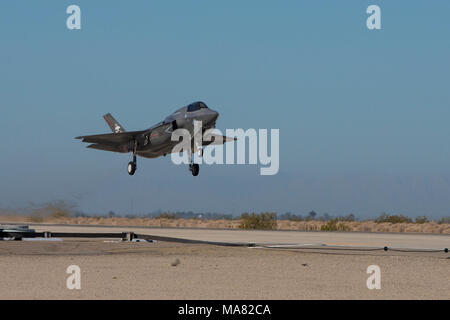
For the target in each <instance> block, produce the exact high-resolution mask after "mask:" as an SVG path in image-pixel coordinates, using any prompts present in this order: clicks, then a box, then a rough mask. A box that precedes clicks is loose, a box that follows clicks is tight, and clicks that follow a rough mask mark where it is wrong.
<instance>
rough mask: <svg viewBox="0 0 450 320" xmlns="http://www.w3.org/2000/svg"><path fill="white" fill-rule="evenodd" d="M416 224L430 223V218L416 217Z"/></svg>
mask: <svg viewBox="0 0 450 320" xmlns="http://www.w3.org/2000/svg"><path fill="white" fill-rule="evenodd" d="M414 222H415V223H420V224H421V223H427V222H429V221H428V218H427V217H426V216H423V217H416V220H415V221H414Z"/></svg>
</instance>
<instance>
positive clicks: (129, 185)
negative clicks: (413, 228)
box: [0, 0, 450, 217]
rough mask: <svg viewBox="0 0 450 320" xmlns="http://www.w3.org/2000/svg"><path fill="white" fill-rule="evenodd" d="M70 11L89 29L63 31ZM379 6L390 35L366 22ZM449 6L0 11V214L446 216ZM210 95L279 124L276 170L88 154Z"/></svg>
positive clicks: (2, 7)
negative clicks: (72, 210)
mask: <svg viewBox="0 0 450 320" xmlns="http://www.w3.org/2000/svg"><path fill="white" fill-rule="evenodd" d="M70 4H77V5H79V6H80V7H81V12H82V29H81V30H74V31H70V30H68V29H67V28H66V18H67V16H68V15H67V14H66V12H65V11H66V8H67V6H68V5H70ZM369 4H378V5H379V6H380V7H381V14H382V22H381V23H382V30H377V31H370V30H368V29H367V28H366V19H367V16H368V15H367V14H366V8H367V6H368V5H369ZM449 12H450V2H448V1H408V2H402V1H377V0H372V1H361V0H359V1H356V0H355V1H312V0H311V1H261V0H258V1H251V0H248V1H224V0H222V1H209V0H195V1H194V0H184V1H98V0H97V1H62V0H58V1H39V2H38V1H12V0H8V1H1V2H0V106H1V111H2V112H1V117H0V137H1V138H0V139H1V157H0V207H3V208H14V207H25V206H27V205H28V204H29V203H30V202H34V203H44V202H47V201H52V200H56V199H63V200H67V201H71V202H74V203H76V204H77V205H78V207H79V209H80V210H83V211H85V212H93V213H105V212H107V211H109V210H114V211H116V212H118V213H131V212H132V213H135V214H136V213H146V212H151V211H154V210H158V209H162V210H193V211H210V212H224V213H234V214H239V213H241V212H243V211H256V212H259V211H265V210H271V211H276V212H278V213H284V212H286V211H290V212H293V213H298V214H307V213H308V212H309V211H310V210H315V211H316V212H318V213H319V214H322V213H325V212H327V213H329V214H332V215H338V214H347V213H350V212H352V213H354V214H355V215H357V216H358V217H368V216H376V215H378V214H379V213H381V212H383V211H386V212H390V213H393V212H395V213H402V214H407V215H410V216H416V215H423V214H425V215H428V216H432V217H440V216H448V215H450V170H449V164H450V125H449V121H450V89H449V74H450V62H449V57H450V41H449V35H450V20H449V18H448V13H449ZM195 100H203V101H205V102H206V103H207V104H208V105H209V106H211V107H212V108H214V109H216V110H218V111H219V112H220V118H219V120H218V128H220V129H225V128H279V129H280V148H281V150H280V172H279V174H278V175H276V176H272V177H269V176H260V175H259V169H258V167H257V166H203V167H202V168H201V170H200V175H199V176H198V177H196V178H194V177H192V176H191V175H190V173H189V171H188V170H187V168H186V167H183V166H175V165H173V164H172V162H171V161H170V158H167V157H166V158H160V159H154V160H149V159H140V161H139V162H138V171H137V173H136V175H135V176H133V177H129V176H128V174H127V172H126V164H127V163H128V161H129V160H130V155H124V154H114V153H109V152H102V151H95V150H89V149H85V145H83V144H82V143H80V141H78V140H75V139H74V137H75V136H78V135H83V134H95V133H106V132H108V128H107V126H106V124H105V123H104V121H103V119H102V117H101V116H102V115H103V114H105V113H107V112H111V113H112V114H113V115H114V116H115V117H116V118H117V119H118V120H119V121H120V122H121V123H122V124H123V125H124V126H125V128H126V129H128V130H138V129H143V128H146V127H149V126H151V125H152V124H154V123H156V122H158V121H161V120H162V119H163V118H164V117H165V116H166V115H168V114H170V113H171V112H173V111H174V110H176V109H177V108H179V107H181V106H183V105H186V104H187V103H189V102H192V101H195Z"/></svg>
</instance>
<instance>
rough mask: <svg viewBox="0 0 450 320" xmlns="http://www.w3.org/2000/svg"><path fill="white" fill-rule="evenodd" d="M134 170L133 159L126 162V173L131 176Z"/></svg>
mask: <svg viewBox="0 0 450 320" xmlns="http://www.w3.org/2000/svg"><path fill="white" fill-rule="evenodd" d="M135 172H136V163H135V162H133V161H130V162H128V174H129V175H130V176H132V175H133V174H134V173H135Z"/></svg>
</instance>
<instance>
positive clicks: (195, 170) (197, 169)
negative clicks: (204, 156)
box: [189, 163, 200, 177]
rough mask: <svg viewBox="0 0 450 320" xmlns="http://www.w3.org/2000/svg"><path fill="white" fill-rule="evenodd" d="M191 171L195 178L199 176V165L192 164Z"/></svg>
mask: <svg viewBox="0 0 450 320" xmlns="http://www.w3.org/2000/svg"><path fill="white" fill-rule="evenodd" d="M189 169H190V170H191V172H192V175H193V176H194V177H196V176H198V172H199V171H200V167H199V165H198V163H194V164H191V167H190V168H189Z"/></svg>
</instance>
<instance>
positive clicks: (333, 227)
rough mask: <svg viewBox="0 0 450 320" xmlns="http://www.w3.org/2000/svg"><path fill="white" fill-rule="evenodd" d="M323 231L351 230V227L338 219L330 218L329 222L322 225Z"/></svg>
mask: <svg viewBox="0 0 450 320" xmlns="http://www.w3.org/2000/svg"><path fill="white" fill-rule="evenodd" d="M320 230H321V231H350V227H349V226H347V225H345V224H344V223H342V222H339V220H338V219H332V220H329V221H328V222H327V223H325V224H324V225H322V226H321V227H320Z"/></svg>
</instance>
